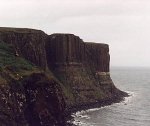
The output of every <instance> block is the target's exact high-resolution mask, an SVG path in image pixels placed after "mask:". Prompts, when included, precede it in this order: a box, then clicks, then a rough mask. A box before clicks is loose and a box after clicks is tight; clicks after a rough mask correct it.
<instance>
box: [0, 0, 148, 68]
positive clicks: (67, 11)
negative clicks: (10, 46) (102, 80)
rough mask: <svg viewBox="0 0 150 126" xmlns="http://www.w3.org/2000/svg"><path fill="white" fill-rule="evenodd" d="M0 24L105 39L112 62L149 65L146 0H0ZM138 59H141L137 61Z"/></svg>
mask: <svg viewBox="0 0 150 126" xmlns="http://www.w3.org/2000/svg"><path fill="white" fill-rule="evenodd" d="M0 2H1V4H0V17H1V20H0V26H10V27H30V28H37V29H42V30H44V31H46V33H48V34H51V33H53V32H66V33H68V32H70V33H74V34H77V35H78V36H81V38H83V39H84V40H85V41H95V42H102V43H108V44H109V45H110V51H111V57H112V58H111V61H112V63H111V64H112V65H115V66H117V65H119V66H120V65H127V66H130V65H131V66H135V65H137V66H142V65H145V66H149V64H150V60H149V59H148V58H147V57H148V54H149V53H150V51H149V46H150V44H149V40H150V39H149V33H150V23H149V22H150V8H149V6H150V1H149V0H0ZM139 61H142V62H139Z"/></svg>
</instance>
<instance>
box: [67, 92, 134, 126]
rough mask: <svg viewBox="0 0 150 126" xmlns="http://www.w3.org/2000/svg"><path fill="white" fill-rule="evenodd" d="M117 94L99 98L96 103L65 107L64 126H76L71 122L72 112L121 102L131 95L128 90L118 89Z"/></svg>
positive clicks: (72, 119)
mask: <svg viewBox="0 0 150 126" xmlns="http://www.w3.org/2000/svg"><path fill="white" fill-rule="evenodd" d="M119 93H120V94H119V95H113V96H112V97H111V98H108V99H103V100H99V101H97V102H96V103H89V104H85V105H78V106H73V107H70V108H68V109H67V111H66V113H65V116H66V122H67V124H66V126H78V125H76V124H73V121H74V116H73V115H74V114H75V113H77V112H81V111H86V110H89V109H96V108H102V107H105V106H109V105H112V104H115V103H121V102H123V101H125V99H126V97H130V96H132V95H131V94H130V93H129V92H124V91H119Z"/></svg>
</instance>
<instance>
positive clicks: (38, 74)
mask: <svg viewBox="0 0 150 126" xmlns="http://www.w3.org/2000/svg"><path fill="white" fill-rule="evenodd" d="M0 43H1V44H0V72H1V73H0V109H1V108H4V109H3V111H1V110H0V124H6V125H12V126H18V125H22V126H25V125H29V126H35V125H36V126H63V125H65V120H64V114H65V112H68V111H69V112H70V110H73V109H75V110H79V108H81V107H83V108H89V107H91V105H95V104H97V105H101V104H103V105H104V104H107V103H113V102H115V101H118V100H121V99H122V98H123V96H125V95H126V93H124V92H122V91H120V90H118V89H117V88H116V87H115V86H114V84H113V82H112V80H111V78H110V75H109V62H110V56H109V47H108V45H107V44H100V43H86V42H83V40H82V39H80V38H79V37H78V36H75V35H73V34H52V35H47V34H45V33H44V32H43V31H40V30H33V29H20V28H0ZM4 43H5V44H6V43H7V44H6V45H5V44H4ZM11 48H12V49H11ZM7 53H8V54H7ZM23 58H25V59H26V60H28V61H30V62H27V61H25V60H24V59H23ZM4 59H5V60H6V59H7V62H6V61H4ZM11 60H13V61H11ZM13 114H14V115H15V116H14V117H13V116H12V115H13ZM9 117H11V119H12V120H10V121H8V118H9Z"/></svg>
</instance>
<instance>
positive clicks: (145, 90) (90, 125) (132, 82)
mask: <svg viewBox="0 0 150 126" xmlns="http://www.w3.org/2000/svg"><path fill="white" fill-rule="evenodd" d="M111 77H112V80H113V82H114V84H115V85H116V87H117V88H119V89H121V90H123V91H126V92H128V93H129V94H130V97H127V98H125V100H124V101H122V102H121V103H115V104H112V105H110V106H106V107H101V108H93V109H89V110H86V111H80V112H77V113H74V114H73V115H72V116H73V117H74V124H76V125H78V126H150V68H121V67H120V68H119V67H118V68H112V69H111Z"/></svg>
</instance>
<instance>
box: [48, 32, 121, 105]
mask: <svg viewBox="0 0 150 126" xmlns="http://www.w3.org/2000/svg"><path fill="white" fill-rule="evenodd" d="M46 54H47V60H48V66H49V68H50V69H51V70H52V72H53V73H54V75H55V76H56V77H57V79H58V80H59V81H60V82H61V83H62V84H63V85H64V93H65V96H66V103H67V105H68V106H69V107H70V106H80V105H86V104H92V103H96V102H97V101H100V100H104V99H111V98H113V97H114V96H116V94H117V92H119V90H118V89H117V88H116V87H115V86H114V84H113V82H112V80H111V78H110V75H109V62H110V55H109V47H108V45H107V44H100V43H85V42H83V40H82V39H80V38H79V37H78V36H75V35H73V34H52V35H50V36H49V37H48V41H47V42H46Z"/></svg>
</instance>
